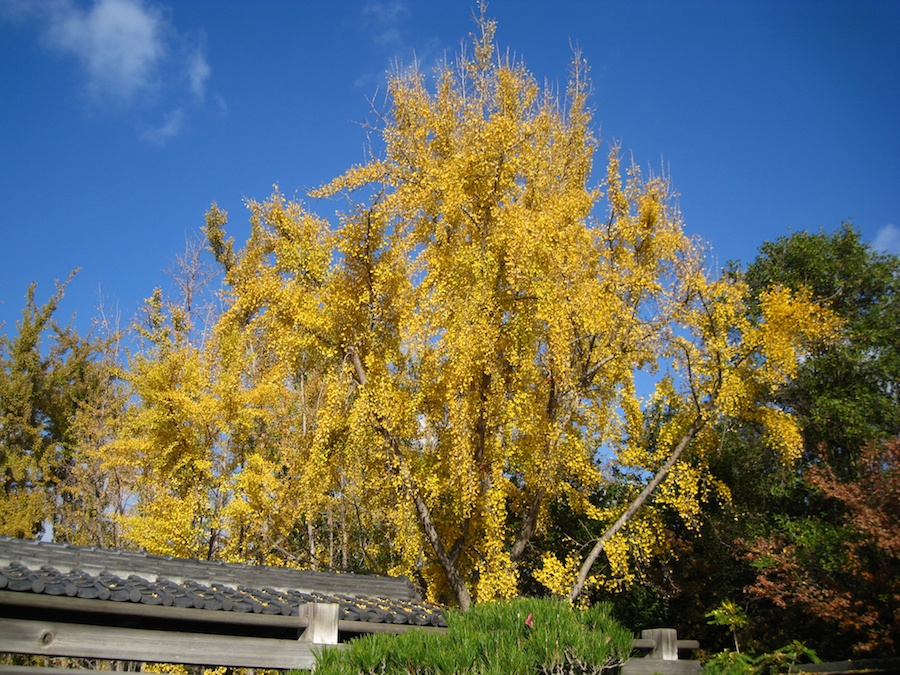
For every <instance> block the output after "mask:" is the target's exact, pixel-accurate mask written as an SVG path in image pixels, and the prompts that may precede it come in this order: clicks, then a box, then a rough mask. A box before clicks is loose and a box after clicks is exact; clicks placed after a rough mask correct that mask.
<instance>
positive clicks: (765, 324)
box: [206, 19, 831, 608]
mask: <svg viewBox="0 0 900 675" xmlns="http://www.w3.org/2000/svg"><path fill="white" fill-rule="evenodd" d="M479 27H480V33H479V35H477V36H476V37H475V38H474V39H473V42H472V46H471V53H470V54H469V53H465V52H464V53H463V54H461V55H460V56H459V57H458V58H457V60H456V61H455V62H454V63H448V64H445V65H443V66H441V67H440V68H439V69H438V72H437V74H436V76H435V78H434V79H430V78H427V77H426V76H425V75H424V74H422V73H421V72H420V71H419V70H418V68H416V67H413V68H411V69H407V70H403V71H400V72H397V73H395V74H394V75H392V76H391V77H390V78H389V82H388V97H387V106H386V109H385V111H384V112H383V113H382V114H381V115H380V123H379V131H380V133H381V138H382V145H381V149H380V151H379V153H378V154H377V155H376V156H372V157H371V158H370V159H369V161H367V162H366V163H364V164H362V165H359V166H354V167H352V168H351V169H349V170H348V171H347V172H346V173H345V174H343V175H342V176H340V177H338V178H336V179H335V180H333V181H332V182H330V183H328V184H326V185H324V186H323V187H321V188H319V189H317V190H315V191H313V193H312V195H311V196H312V197H314V198H328V197H336V196H341V197H343V198H345V199H346V200H347V203H348V204H349V206H348V207H347V208H346V209H344V210H342V211H341V212H340V213H339V214H338V217H339V219H340V224H339V227H336V228H334V229H332V228H330V227H329V225H328V223H327V222H326V221H324V220H323V219H321V218H319V217H318V216H316V215H315V214H313V213H312V212H310V211H309V210H308V209H307V208H306V207H305V206H304V205H302V204H299V203H296V202H293V201H288V200H286V199H285V198H284V197H283V196H282V195H281V194H280V193H278V192H277V191H276V192H275V194H274V195H273V196H272V197H271V199H269V200H268V201H266V202H263V203H257V202H251V203H250V204H249V207H250V211H251V235H250V239H249V241H248V242H247V244H246V246H245V247H244V248H242V249H240V250H238V251H235V250H234V248H233V245H232V243H231V241H230V240H227V239H226V236H225V233H224V226H225V218H224V214H223V213H222V212H221V211H219V210H218V209H217V208H216V207H214V208H213V209H212V210H211V211H210V213H209V215H208V218H207V228H206V234H207V237H208V239H209V243H210V246H211V248H212V249H213V251H214V253H215V255H216V257H217V259H218V260H219V262H220V263H221V264H222V266H223V269H224V270H225V274H226V277H225V279H226V284H227V292H226V297H225V300H226V310H225V312H224V313H223V315H222V318H221V320H220V322H219V324H218V326H217V329H216V338H215V339H216V341H217V343H218V344H219V348H220V349H226V351H223V352H221V354H222V357H223V358H225V362H224V364H223V365H222V366H221V367H222V369H223V371H229V372H233V373H234V376H233V378H234V379H233V381H232V386H233V388H235V389H242V388H243V389H245V390H247V391H251V390H252V391H258V392H262V389H260V388H261V387H262V388H266V387H267V388H268V389H266V391H269V392H270V393H271V392H273V391H281V392H282V394H283V396H285V397H287V398H288V399H289V400H291V401H293V403H292V406H289V407H290V408H291V409H292V410H293V411H294V412H293V414H292V415H290V416H289V419H290V423H289V424H283V425H281V426H280V427H279V429H280V431H279V437H278V447H280V448H282V450H281V451H280V452H279V453H276V455H273V456H271V457H269V459H266V455H264V454H259V453H257V454H258V458H257V459H255V460H254V462H253V463H252V464H247V465H246V466H245V465H241V467H242V469H252V470H253V471H256V472H258V473H259V476H260V480H259V481H255V482H256V483H259V482H261V481H262V482H263V483H264V482H265V481H263V478H262V477H263V476H264V474H266V472H267V471H275V472H280V473H278V475H279V476H281V477H282V478H281V479H279V480H277V481H274V483H272V484H271V485H269V483H265V484H266V485H269V487H268V488H267V494H269V497H267V498H266V499H268V502H266V501H265V500H262V501H260V500H261V499H262V498H261V497H257V498H256V499H257V502H258V508H261V507H260V506H259V504H265V503H268V504H270V505H271V506H272V508H275V507H276V506H277V505H278V504H286V503H290V504H291V505H292V509H294V510H293V511H292V513H294V515H295V517H296V518H298V519H299V520H301V521H302V522H306V523H314V522H321V520H322V519H323V518H331V517H332V516H334V514H336V513H338V511H339V510H349V511H350V512H352V513H353V514H355V516H354V517H355V519H356V520H355V526H354V528H353V531H352V533H351V531H350V528H349V526H348V525H347V520H346V518H344V517H343V516H342V522H344V527H343V529H342V534H341V535H340V537H341V538H342V545H345V546H346V545H347V543H348V538H352V539H353V542H354V543H353V546H355V547H356V548H357V549H359V555H361V556H363V557H364V558H366V559H367V560H370V561H373V562H374V561H381V562H380V563H379V565H380V566H379V565H374V566H375V567H377V568H378V569H379V571H389V572H392V573H408V574H413V575H415V576H416V577H417V578H419V579H421V580H422V581H424V582H425V583H426V584H427V587H428V591H429V594H430V596H431V597H432V598H434V599H447V598H452V599H453V600H455V601H456V602H457V603H458V604H459V605H460V606H461V607H463V608H466V607H468V606H469V605H470V604H471V603H472V602H473V601H476V600H489V599H492V598H497V597H509V596H513V595H515V594H517V592H518V589H519V581H520V575H521V572H522V569H521V566H522V565H523V564H525V562H524V561H525V559H526V557H528V558H529V559H534V557H535V556H525V554H526V552H529V551H530V547H531V546H532V545H533V542H534V541H535V537H536V535H537V534H539V533H540V532H541V531H542V530H543V529H544V528H546V526H547V523H548V521H549V516H548V514H549V508H550V506H551V505H553V504H554V503H559V502H564V503H566V504H568V505H569V507H571V508H572V509H573V510H574V511H575V512H577V513H580V514H583V516H584V517H585V518H588V519H591V520H593V521H596V522H599V523H608V524H610V525H611V526H612V527H611V528H610V529H609V532H608V533H607V534H606V535H604V537H603V538H601V539H600V540H599V541H598V542H597V544H596V546H594V548H593V550H592V551H591V552H590V553H589V554H588V555H587V557H586V558H584V557H583V556H584V555H585V552H584V551H582V550H579V549H577V548H576V549H574V550H573V551H572V552H571V555H570V556H569V562H568V563H567V564H563V563H560V562H559V561H558V560H556V558H554V557H553V556H548V557H546V558H545V562H544V567H543V568H542V569H539V570H536V571H535V574H536V576H537V578H539V579H543V580H544V581H545V582H546V583H547V585H548V586H550V587H551V588H554V590H559V589H560V588H562V587H564V586H566V587H567V590H568V589H571V591H570V595H571V597H572V598H575V597H577V596H578V595H579V594H580V592H581V589H582V587H583V585H584V583H585V580H586V579H587V578H588V576H589V574H590V570H591V568H592V565H593V562H594V560H595V559H596V558H597V557H598V556H599V554H600V553H601V552H602V551H603V550H604V547H605V548H606V550H607V552H608V553H609V552H610V551H611V550H612V549H616V550H617V551H622V550H624V549H627V545H626V546H625V547H624V548H623V545H622V542H621V536H622V532H621V530H622V527H623V526H624V525H625V524H626V523H628V522H629V521H633V520H634V517H635V513H637V512H638V510H639V509H640V507H641V506H642V505H644V504H645V503H646V502H647V499H648V496H649V495H650V494H651V493H657V494H658V495H659V498H658V499H657V500H655V501H656V502H658V503H659V504H662V503H668V504H670V505H672V506H674V507H675V508H676V509H678V511H679V513H683V514H685V516H686V517H690V516H691V514H696V511H697V508H698V507H697V505H698V503H699V502H700V500H701V499H702V498H703V495H702V494H700V492H701V491H700V490H698V489H697V485H698V484H699V483H700V482H702V481H704V480H707V478H708V477H707V476H705V474H704V464H703V462H702V461H695V462H693V463H692V464H688V463H686V462H684V461H683V460H684V458H685V456H686V455H688V454H690V453H696V456H697V457H699V458H701V460H702V454H703V448H705V447H708V446H709V444H710V443H711V442H713V439H714V436H715V425H714V424H713V422H714V420H715V419H717V418H720V417H723V416H728V417H733V418H741V417H744V418H752V419H754V420H757V421H759V422H761V423H762V424H763V425H764V426H765V427H766V429H768V430H769V432H770V437H771V441H772V443H773V445H775V446H776V447H779V448H782V449H783V450H784V452H785V454H786V455H789V454H790V453H791V452H793V451H794V448H795V446H796V444H797V437H796V429H795V427H794V425H793V423H792V421H791V418H790V416H789V415H788V414H787V413H786V412H784V411H780V410H775V409H769V408H759V407H757V403H756V402H757V401H758V400H759V394H760V392H762V391H763V390H764V389H765V388H767V387H774V386H778V385H779V384H781V383H782V382H783V381H784V379H785V378H787V377H790V375H791V373H792V372H793V368H794V367H795V364H796V360H797V358H798V357H799V356H800V354H801V353H802V350H803V348H804V345H805V344H806V343H807V341H808V340H811V339H815V338H818V337H822V336H824V335H826V334H827V333H828V332H829V331H830V330H831V323H830V319H829V318H828V317H827V316H826V315H825V314H823V313H821V311H820V310H818V309H817V307H816V306H815V305H813V304H812V303H810V302H809V301H807V300H806V299H804V298H802V297H793V296H791V295H790V294H788V293H786V292H784V291H780V290H773V291H772V292H771V293H770V294H769V295H768V296H766V297H765V298H764V299H763V302H762V315H761V317H760V318H758V319H752V320H751V319H750V318H748V316H749V314H748V312H747V300H746V298H747V290H746V288H745V287H744V286H743V285H742V284H741V283H740V282H738V281H733V280H729V279H727V278H714V277H710V276H709V275H707V273H706V272H705V270H704V263H703V259H702V255H701V251H700V250H699V249H698V248H697V246H696V245H695V244H694V243H692V242H691V241H690V240H689V239H688V238H687V237H686V236H685V234H684V232H683V228H682V223H681V219H680V215H679V213H678V210H677V207H676V204H675V201H674V197H673V194H672V191H671V188H670V185H669V183H668V181H667V180H666V179H665V178H663V177H658V176H652V175H651V176H649V177H645V176H643V175H642V174H641V172H640V171H639V170H638V169H637V168H636V167H633V166H632V167H628V168H626V169H623V167H622V166H621V162H620V158H619V149H618V148H617V147H614V148H613V149H612V151H611V152H610V153H609V157H608V163H607V167H606V173H605V177H604V180H602V181H599V180H597V179H595V178H593V177H592V163H593V160H594V155H595V152H596V150H597V145H598V140H597V138H596V136H595V135H594V133H593V131H592V118H591V109H590V105H589V101H588V97H589V93H590V85H589V81H588V79H587V77H586V66H585V64H584V63H583V61H582V60H581V58H580V56H579V55H576V57H575V59H574V61H573V65H572V69H571V73H570V76H569V79H568V83H567V85H566V86H565V88H564V89H563V90H562V91H556V90H555V89H554V87H552V86H540V85H539V84H538V83H537V82H536V80H535V79H534V77H533V76H532V75H531V74H530V73H529V72H528V70H527V69H526V68H525V67H524V65H522V64H521V63H519V62H517V61H514V60H512V59H510V58H509V57H503V56H501V55H498V53H497V50H496V48H495V41H494V32H495V25H494V23H493V22H491V21H488V20H485V19H482V20H481V22H480V23H479ZM228 350H231V351H230V352H229V351H228ZM251 351H252V352H253V353H254V354H255V355H256V356H255V357H254V358H253V359H248V358H247V357H246V356H247V354H249V353H250V352H251ZM229 353H230V354H231V356H228V354H229ZM263 354H264V358H260V357H261V355H263ZM250 363H253V364H256V365H254V367H253V368H250V367H249V366H248V367H246V368H243V370H242V364H250ZM229 369H230V370H229ZM641 370H647V371H648V372H651V373H658V372H663V373H664V375H660V376H659V377H658V385H659V386H658V387H657V391H656V393H655V394H654V397H655V399H656V400H657V401H660V402H662V403H664V404H665V405H666V406H667V407H668V409H669V410H670V411H671V413H670V414H669V415H668V417H667V421H666V423H665V424H664V425H663V426H662V428H661V429H660V430H659V433H657V434H654V436H653V442H652V443H650V442H646V439H645V438H644V436H646V434H644V433H643V431H642V429H643V426H644V425H643V414H644V409H645V406H644V404H643V403H642V401H641V400H640V399H639V398H638V395H637V393H636V384H635V376H636V373H638V371H641ZM223 396H224V394H222V395H220V396H219V398H223ZM272 400H277V397H276V399H272V398H270V397H269V396H268V395H267V396H262V397H261V398H260V399H259V400H258V402H257V403H254V402H253V401H252V400H247V401H246V402H245V403H244V404H243V405H245V406H246V407H247V408H248V409H254V408H255V407H257V406H263V403H264V402H265V401H269V402H270V403H267V404H265V405H269V406H270V407H271V406H272V405H274V404H272V403H271V401H272ZM601 448H613V449H615V450H616V451H617V452H618V453H619V455H620V462H622V463H623V464H628V465H629V466H634V467H638V468H640V469H641V470H642V471H644V472H645V474H647V475H650V476H652V479H651V480H649V482H645V483H644V484H643V485H642V486H641V489H640V490H637V491H636V492H635V495H634V499H633V500H632V502H631V505H630V506H628V507H627V508H625V509H624V510H623V511H622V512H621V513H619V512H613V511H610V510H608V509H607V510H604V509H601V508H598V507H597V506H595V505H594V504H592V503H591V501H590V499H589V496H590V495H591V494H592V493H593V492H595V491H596V490H597V488H598V486H601V485H602V484H603V483H604V481H605V480H607V477H605V476H604V474H603V472H602V471H601V468H600V465H599V463H598V461H597V456H598V452H599V451H600V449H601ZM288 449H289V452H288ZM265 462H269V464H266V463H265ZM266 467H268V468H266ZM245 483H248V486H249V484H252V483H254V481H249V482H247V481H245ZM277 485H282V486H284V485H288V486H289V489H287V490H284V491H282V492H281V493H279V494H280V496H278V497H277V498H276V497H275V494H276V493H277V492H278V489H277ZM248 489H249V487H248ZM245 502H246V500H245ZM246 503H249V502H246ZM232 510H233V511H234V512H235V514H236V515H235V517H237V515H240V517H242V518H247V519H249V520H252V518H251V515H250V514H251V512H252V511H253V509H251V508H250V507H249V506H240V508H237V509H236V510H235V507H232ZM228 511H229V509H225V513H227V512H228ZM283 511H284V509H283V508H282V510H281V511H278V509H277V508H275V510H274V511H273V513H280V512H283ZM341 512H342V513H343V511H341ZM647 512H648V514H650V517H644V518H643V519H642V520H641V521H640V522H641V523H643V527H644V530H645V531H646V532H645V535H643V536H645V539H647V540H648V541H649V540H652V539H654V537H655V538H656V539H657V540H658V539H659V538H660V533H659V532H656V533H655V534H654V532H653V528H656V527H661V526H660V525H659V524H658V522H656V521H654V519H653V518H652V509H647ZM249 520H248V522H249ZM276 520H277V518H276ZM634 522H635V523H637V522H638V521H636V520H635V521H634ZM263 525H264V524H263V523H262V522H259V519H258V518H257V522H256V525H254V526H253V527H255V528H257V530H259V528H261V527H263ZM295 525H296V524H295ZM234 529H235V528H233V527H231V528H229V532H230V533H231V536H232V537H233V536H234V535H233V532H234ZM251 529H252V528H251ZM638 530H639V528H637V527H635V532H637V531H638ZM365 532H367V533H368V535H361V534H360V533H365ZM313 535H314V530H313V529H310V530H309V542H310V544H311V545H312V538H313ZM617 536H618V537H619V539H616V537H617ZM625 543H626V544H627V542H625ZM626 558H627V555H625V556H624V557H623V556H622V555H619V557H618V558H617V560H619V562H621V561H623V560H625V559H626ZM582 562H583V565H582V566H581V570H580V574H579V573H578V567H579V564H580V563H582Z"/></svg>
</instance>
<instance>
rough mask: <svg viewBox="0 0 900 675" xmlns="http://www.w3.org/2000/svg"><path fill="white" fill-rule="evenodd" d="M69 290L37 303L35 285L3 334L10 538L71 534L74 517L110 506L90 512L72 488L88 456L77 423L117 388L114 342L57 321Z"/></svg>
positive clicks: (2, 479)
mask: <svg viewBox="0 0 900 675" xmlns="http://www.w3.org/2000/svg"><path fill="white" fill-rule="evenodd" d="M70 279H71V277H70ZM65 287H66V284H65V283H63V284H57V287H56V291H55V292H54V293H53V295H52V296H51V297H50V299H49V300H48V301H47V302H46V303H45V304H43V305H38V304H37V302H36V301H35V286H34V285H32V286H30V287H29V289H28V293H27V294H26V297H25V307H24V309H23V310H22V318H21V320H20V321H18V322H17V323H16V333H15V335H13V336H12V337H10V336H9V335H7V334H3V335H0V484H2V491H0V532H3V533H4V534H9V535H12V536H18V537H26V538H30V537H33V536H36V535H38V534H40V533H41V532H44V533H45V534H49V533H50V532H53V534H54V536H57V537H59V538H62V539H66V538H67V536H68V534H69V531H68V528H67V524H66V523H67V522H68V520H69V515H70V514H72V513H74V512H79V513H80V515H79V516H78V517H77V520H79V521H85V522H86V521H87V520H88V519H89V518H91V517H95V518H98V519H101V520H102V519H103V518H105V517H106V513H105V511H106V504H105V503H104V504H102V505H99V504H98V506H97V509H96V510H94V511H93V512H92V513H85V512H84V511H83V510H82V505H83V504H84V503H85V502H84V497H85V495H83V494H80V493H78V492H77V491H73V490H71V489H70V488H71V486H72V485H73V480H74V479H73V476H74V475H75V474H77V473H78V472H80V471H82V469H83V467H84V462H85V461H86V460H85V457H84V455H83V454H82V450H83V448H82V440H83V435H82V429H81V428H80V426H79V423H78V421H77V420H78V419H84V415H85V414H86V412H87V411H88V410H89V409H91V408H92V407H93V406H94V405H96V404H97V403H98V401H100V400H102V399H103V398H104V397H105V396H106V392H107V391H108V388H109V387H111V386H112V387H114V386H115V384H114V381H115V379H116V373H115V371H114V370H113V369H111V368H110V367H109V361H108V357H109V355H110V344H111V343H110V342H108V341H104V340H98V339H95V338H94V337H93V336H91V335H88V336H87V337H81V336H80V335H78V333H77V332H76V331H75V329H74V328H73V327H71V326H61V325H60V324H59V323H57V322H56V320H55V318H54V314H55V312H56V311H57V309H58V307H59V303H60V302H61V300H62V298H63V293H64V291H65ZM47 342H49V345H48V344H47ZM109 413H110V414H113V413H112V411H111V410H110V411H109ZM98 522H99V521H98ZM107 522H108V521H107ZM57 530H58V531H57ZM89 539H90V540H91V541H90V543H100V542H99V541H96V538H95V537H89Z"/></svg>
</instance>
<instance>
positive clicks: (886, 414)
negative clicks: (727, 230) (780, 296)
mask: <svg viewBox="0 0 900 675" xmlns="http://www.w3.org/2000/svg"><path fill="white" fill-rule="evenodd" d="M745 279H746V281H747V283H748V284H749V285H750V287H751V288H752V289H753V291H754V293H756V294H759V293H761V292H763V291H764V290H765V289H767V288H770V287H772V286H773V285H781V286H785V287H788V288H791V289H794V290H798V289H801V288H805V289H807V290H808V291H809V292H810V293H811V295H812V297H813V298H815V299H816V300H818V301H819V302H821V303H822V304H823V305H825V306H826V307H829V308H830V309H831V310H832V311H834V312H835V313H836V314H838V315H839V316H840V317H841V318H842V319H843V320H844V321H845V322H846V327H845V330H844V333H843V335H844V337H843V339H842V340H839V341H837V342H834V343H832V344H829V345H827V346H822V347H821V348H820V350H819V351H818V352H817V353H816V354H815V355H814V358H810V359H807V360H806V361H805V362H804V363H803V364H802V365H801V367H800V370H799V372H798V374H797V377H796V378H795V379H794V381H793V382H792V383H791V384H790V386H788V387H786V388H785V389H784V390H783V391H782V392H780V394H779V401H780V402H781V403H782V404H783V405H785V406H787V407H789V408H790V409H791V410H793V411H794V412H795V413H796V414H797V416H798V419H799V420H800V421H801V423H802V427H803V439H804V447H805V449H806V453H807V457H808V458H810V460H812V458H817V457H818V456H819V454H820V448H824V452H825V456H826V459H827V461H828V463H829V465H830V466H831V467H832V469H833V470H834V471H835V472H836V475H837V476H839V477H852V476H854V475H855V468H856V461H857V458H858V456H859V454H860V452H861V451H862V449H863V448H864V447H865V446H866V445H867V444H868V443H869V442H871V441H873V440H880V439H886V438H891V437H893V436H896V435H898V434H900V333H898V326H900V259H898V258H897V256H893V255H887V254H880V253H878V252H876V251H874V250H873V249H872V248H870V247H869V246H868V245H867V244H866V243H865V242H863V241H861V240H860V236H859V232H858V231H857V230H856V229H855V228H854V227H853V226H852V225H850V224H844V225H843V226H842V227H841V229H839V230H837V231H836V232H834V233H832V234H826V233H823V232H820V233H817V234H809V233H807V232H798V233H796V234H793V235H790V236H788V237H782V238H780V239H777V240H775V241H773V242H766V243H765V244H763V245H762V246H761V247H760V253H759V256H758V257H757V258H756V260H754V261H753V262H752V263H751V264H750V265H749V266H748V267H747V270H746V273H745Z"/></svg>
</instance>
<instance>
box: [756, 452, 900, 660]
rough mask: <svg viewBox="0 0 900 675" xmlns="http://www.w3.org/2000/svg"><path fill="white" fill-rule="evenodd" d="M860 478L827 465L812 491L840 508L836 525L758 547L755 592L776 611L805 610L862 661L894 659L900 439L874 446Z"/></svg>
mask: <svg viewBox="0 0 900 675" xmlns="http://www.w3.org/2000/svg"><path fill="white" fill-rule="evenodd" d="M855 473H856V478H854V479H853V480H846V479H845V480H843V481H842V480H839V479H838V478H837V476H836V475H835V471H834V470H833V469H832V468H831V467H830V466H829V465H828V464H827V463H825V462H823V463H822V464H820V465H817V466H813V467H812V468H811V469H810V471H809V473H808V480H809V482H810V484H811V485H812V486H814V487H815V488H817V489H818V490H821V491H822V493H823V494H824V495H825V496H826V497H827V498H828V499H832V500H836V501H837V502H839V503H840V505H841V507H842V508H841V517H840V518H839V519H835V520H833V521H824V520H822V519H810V520H807V521H791V523H790V527H789V528H788V529H785V531H783V532H782V533H776V534H774V535H772V536H771V537H769V538H760V539H758V540H756V542H755V543H754V544H753V546H752V548H751V551H750V556H751V559H752V560H753V565H754V567H755V568H756V569H757V570H758V577H757V579H756V581H755V583H754V584H753V585H751V586H750V587H749V589H748V590H749V592H750V593H752V594H753V595H756V596H758V597H760V598H765V599H768V600H770V601H772V602H773V603H774V604H775V605H776V606H777V607H780V608H786V607H788V606H792V605H793V606H799V607H802V608H804V609H805V610H806V611H807V612H809V613H810V614H812V615H814V616H816V617H817V618H818V619H819V620H820V621H823V622H825V623H826V624H827V625H829V626H830V629H831V631H833V632H832V635H834V633H839V634H840V635H841V637H842V638H843V639H844V640H847V641H849V643H850V644H851V645H852V649H853V651H854V653H855V654H856V655H873V654H874V655H890V654H895V653H896V649H897V645H898V644H900V621H898V617H897V608H898V607H900V521H898V519H897V514H898V513H900V439H897V438H895V439H892V440H890V441H885V442H884V443H883V444H881V443H879V444H873V445H869V446H867V447H866V448H865V449H864V451H863V452H862V453H860V455H859V456H858V457H857V462H856V472H855Z"/></svg>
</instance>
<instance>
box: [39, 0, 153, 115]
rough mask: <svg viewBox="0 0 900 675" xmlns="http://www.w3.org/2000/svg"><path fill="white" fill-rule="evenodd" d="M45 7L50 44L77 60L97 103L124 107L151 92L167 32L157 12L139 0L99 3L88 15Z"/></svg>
mask: <svg viewBox="0 0 900 675" xmlns="http://www.w3.org/2000/svg"><path fill="white" fill-rule="evenodd" d="M48 8H49V9H50V12H49V13H48V15H47V19H48V21H49V26H48V29H47V39H48V41H49V43H50V45H51V46H52V47H54V48H55V49H57V50H59V51H62V52H64V53H68V54H71V55H73V56H75V57H76V58H77V59H78V60H79V62H80V63H81V64H82V66H83V67H84V69H85V71H86V74H87V79H88V90H89V92H90V93H91V96H92V97H93V98H94V99H95V100H96V101H98V102H108V101H114V102H118V103H124V104H128V103H131V102H132V100H133V99H134V97H135V96H136V95H138V94H146V93H150V92H151V91H152V90H153V89H154V88H155V87H156V85H157V84H158V77H159V69H160V64H161V62H162V60H163V58H164V57H165V55H166V52H167V44H166V33H167V29H168V25H167V23H166V21H165V19H164V17H163V15H162V12H161V11H160V10H159V9H156V8H153V7H147V6H144V5H143V4H142V3H141V2H140V1H139V0H98V1H97V2H96V3H95V4H94V5H93V7H91V8H90V9H88V10H83V9H81V8H79V7H77V6H75V5H73V4H72V3H71V2H57V3H53V4H52V5H48Z"/></svg>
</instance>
